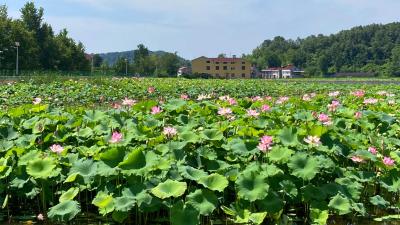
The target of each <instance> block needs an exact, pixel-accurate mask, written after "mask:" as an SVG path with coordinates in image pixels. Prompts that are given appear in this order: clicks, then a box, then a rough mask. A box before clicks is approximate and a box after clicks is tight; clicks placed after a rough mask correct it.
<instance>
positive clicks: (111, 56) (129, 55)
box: [99, 50, 189, 66]
mask: <svg viewBox="0 0 400 225" xmlns="http://www.w3.org/2000/svg"><path fill="white" fill-rule="evenodd" d="M149 53H150V55H155V56H163V55H166V54H169V53H168V52H165V51H149ZM99 56H100V57H101V58H102V59H103V61H104V62H107V63H108V65H110V66H113V65H115V64H116V62H117V61H118V58H123V59H128V60H129V61H130V62H132V61H133V59H134V58H135V57H134V50H132V51H123V52H109V53H100V54H99ZM178 59H179V61H180V64H183V65H185V64H188V63H189V62H188V61H187V60H186V59H184V58H182V57H179V56H178Z"/></svg>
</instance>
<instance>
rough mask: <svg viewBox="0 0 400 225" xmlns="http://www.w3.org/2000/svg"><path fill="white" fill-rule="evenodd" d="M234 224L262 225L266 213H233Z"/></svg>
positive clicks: (244, 211) (245, 211) (242, 211)
mask: <svg viewBox="0 0 400 225" xmlns="http://www.w3.org/2000/svg"><path fill="white" fill-rule="evenodd" d="M235 216H236V217H235V220H234V222H235V223H236V224H257V225H258V224H262V223H263V222H264V220H265V217H266V216H267V212H259V213H252V212H250V210H248V209H245V210H241V212H240V213H235Z"/></svg>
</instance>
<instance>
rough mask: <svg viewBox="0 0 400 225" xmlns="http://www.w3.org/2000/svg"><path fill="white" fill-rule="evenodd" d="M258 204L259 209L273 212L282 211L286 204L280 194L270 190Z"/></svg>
mask: <svg viewBox="0 0 400 225" xmlns="http://www.w3.org/2000/svg"><path fill="white" fill-rule="evenodd" d="M256 204H257V206H258V207H259V208H258V209H260V210H262V211H264V212H268V213H272V214H273V213H277V212H279V211H281V210H282V209H283V207H284V205H285V203H284V202H283V201H282V200H281V199H280V198H279V196H278V195H277V194H276V193H273V192H270V193H269V194H268V195H267V197H266V198H264V199H263V200H258V201H257V202H256Z"/></svg>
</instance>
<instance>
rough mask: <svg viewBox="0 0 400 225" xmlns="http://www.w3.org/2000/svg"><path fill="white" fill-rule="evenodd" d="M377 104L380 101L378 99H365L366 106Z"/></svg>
mask: <svg viewBox="0 0 400 225" xmlns="http://www.w3.org/2000/svg"><path fill="white" fill-rule="evenodd" d="M376 103H378V99H376V98H367V99H364V104H367V105H368V104H370V105H374V104H376Z"/></svg>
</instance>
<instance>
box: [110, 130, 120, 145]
mask: <svg viewBox="0 0 400 225" xmlns="http://www.w3.org/2000/svg"><path fill="white" fill-rule="evenodd" d="M121 140H122V133H119V132H117V131H114V132H113V133H112V136H111V140H110V143H112V144H115V143H118V142H120V141H121Z"/></svg>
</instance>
